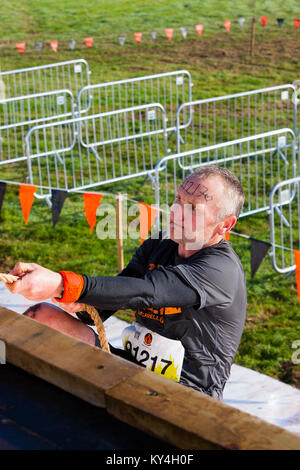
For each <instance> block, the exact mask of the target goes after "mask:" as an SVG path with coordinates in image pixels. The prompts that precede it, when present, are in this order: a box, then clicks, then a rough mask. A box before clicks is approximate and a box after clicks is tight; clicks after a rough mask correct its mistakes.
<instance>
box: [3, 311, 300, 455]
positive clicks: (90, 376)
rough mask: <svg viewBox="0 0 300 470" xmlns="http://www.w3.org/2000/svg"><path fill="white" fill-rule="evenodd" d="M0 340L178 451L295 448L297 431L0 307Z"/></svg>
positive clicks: (12, 358) (15, 359) (32, 367)
mask: <svg viewBox="0 0 300 470" xmlns="http://www.w3.org/2000/svg"><path fill="white" fill-rule="evenodd" d="M0 339H3V340H4V341H5V342H6V347H7V361H8V362H10V363H11V364H13V365H15V366H18V367H20V368H22V369H24V370H26V371H27V372H30V373H32V374H34V375H36V376H37V377H40V378H42V379H44V380H46V381H48V382H50V383H52V384H54V385H56V386H58V387H60V388H62V389H63V390H66V391H67V392H70V393H72V394H73V395H75V396H77V397H79V398H81V399H83V400H85V401H87V402H89V403H91V404H93V405H96V406H101V407H106V409H107V411H108V412H109V413H110V414H111V415H113V416H114V417H116V418H118V419H119V420H121V421H123V422H125V423H128V424H130V425H132V426H134V427H136V428H137V429H141V430H143V431H145V432H147V433H149V434H152V435H154V436H156V437H158V438H160V439H162V440H164V441H166V442H169V443H171V444H172V445H174V446H176V447H178V448H181V449H188V450H194V449H218V448H226V449H300V437H299V436H297V435H295V434H292V433H290V432H288V431H286V430H284V429H282V428H279V427H277V426H274V425H272V424H269V423H267V422H265V421H262V420H260V419H259V418H256V417H255V416H251V415H249V414H247V413H244V412H242V411H240V410H238V409H236V408H233V407H230V406H228V405H226V404H225V403H222V402H220V401H218V400H215V399H213V398H210V397H208V396H207V395H204V394H202V393H199V392H197V391H195V390H193V389H191V388H188V387H184V386H183V385H181V384H178V383H175V382H172V381H170V380H168V379H165V378H163V377H159V376H157V375H155V374H153V373H151V372H149V371H147V370H145V369H142V368H141V367H140V366H137V365H135V364H132V363H130V362H128V361H125V360H123V359H121V358H119V357H116V356H113V355H111V354H108V353H105V352H103V351H101V350H99V349H98V348H95V347H93V346H89V345H88V344H85V343H82V342H81V341H78V340H77V339H75V338H72V337H71V336H68V335H65V334H62V333H60V332H58V331H56V330H53V329H52V328H49V327H47V326H45V325H42V324H40V323H38V322H36V321H34V320H32V319H30V318H27V317H23V316H22V315H19V314H16V313H14V312H12V311H9V310H7V309H5V308H0ZM4 367H5V366H4Z"/></svg>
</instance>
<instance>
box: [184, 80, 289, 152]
mask: <svg viewBox="0 0 300 470" xmlns="http://www.w3.org/2000/svg"><path fill="white" fill-rule="evenodd" d="M297 103H298V101H297V89H296V87H295V86H294V85H291V84H288V85H280V86H275V87H269V88H262V89H259V90H253V91H248V92H245V93H236V94H232V95H226V96H219V97H216V98H210V99H203V100H197V101H192V102H190V103H188V102H186V103H183V104H181V105H180V106H179V108H178V110H177V113H176V135H177V146H176V148H177V152H178V153H179V152H182V151H188V150H193V149H196V148H200V147H203V146H208V145H215V144H217V143H221V142H226V141H230V140H235V139H238V138H243V137H247V136H250V135H256V134H261V133H263V132H268V131H272V130H275V129H281V128H284V127H288V128H291V129H293V131H294V132H295V134H297Z"/></svg>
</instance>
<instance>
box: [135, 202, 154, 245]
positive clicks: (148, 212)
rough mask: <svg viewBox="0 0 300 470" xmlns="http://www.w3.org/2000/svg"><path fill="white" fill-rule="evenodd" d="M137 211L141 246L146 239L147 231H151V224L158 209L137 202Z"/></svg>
mask: <svg viewBox="0 0 300 470" xmlns="http://www.w3.org/2000/svg"><path fill="white" fill-rule="evenodd" d="M139 211H140V233H141V244H142V243H143V242H144V241H145V239H146V238H147V235H148V233H149V230H150V229H151V227H152V225H153V222H154V220H155V218H156V216H157V213H158V209H155V207H153V206H150V205H149V204H144V203H143V202H139Z"/></svg>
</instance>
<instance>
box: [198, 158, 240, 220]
mask: <svg viewBox="0 0 300 470" xmlns="http://www.w3.org/2000/svg"><path fill="white" fill-rule="evenodd" d="M191 176H192V175H191ZM193 176H196V177H197V178H199V179H200V180H202V179H206V178H210V177H212V176H219V177H220V178H221V179H222V181H223V183H224V189H225V191H224V192H225V194H224V199H223V201H222V206H221V207H220V208H219V214H218V220H220V219H223V217H226V216H227V215H235V216H236V218H238V217H239V215H240V213H241V210H242V208H243V205H244V201H245V193H244V190H243V186H242V184H241V182H240V181H239V179H238V178H237V177H236V176H235V175H234V174H233V173H231V172H230V171H228V170H226V168H222V167H220V166H209V167H201V168H198V169H197V170H196V171H195V172H194V173H193Z"/></svg>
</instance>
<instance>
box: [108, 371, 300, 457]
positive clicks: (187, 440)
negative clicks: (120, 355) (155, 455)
mask: <svg viewBox="0 0 300 470" xmlns="http://www.w3.org/2000/svg"><path fill="white" fill-rule="evenodd" d="M105 397H106V408H107V411H108V412H109V413H110V414H112V415H113V416H115V417H116V418H118V419H120V420H121V421H123V422H125V423H128V424H131V425H132V426H135V427H137V428H138V429H141V430H143V431H146V432H148V433H149V432H150V433H152V434H153V435H154V436H156V437H159V438H160V439H163V440H165V441H167V442H169V443H171V444H172V445H175V446H177V447H178V448H180V449H187V450H195V449H218V448H225V449H241V450H244V449H249V450H250V449H257V450H258V449H269V450H274V449H280V450H281V449H298V450H299V449H300V437H299V436H297V435H296V434H293V433H290V432H288V431H286V430H285V429H282V428H280V427H278V426H275V425H272V424H270V423H267V422H266V421H263V420H261V419H259V418H256V417H255V416H252V415H249V414H248V413H245V412H243V411H241V410H238V409H236V408H233V407H231V406H228V405H226V404H225V403H223V402H220V401H218V400H216V399H213V398H211V397H209V396H207V395H205V394H202V393H199V392H197V391H196V390H193V389H191V388H188V387H185V386H183V385H181V384H178V383H175V382H172V381H170V380H168V379H164V378H163V377H159V376H157V375H155V374H153V373H151V372H148V371H146V370H144V371H142V372H141V373H140V374H137V375H135V376H133V377H130V378H128V379H127V380H126V381H124V382H122V383H120V384H118V385H116V386H115V387H113V388H111V389H110V390H106V393H105Z"/></svg>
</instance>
